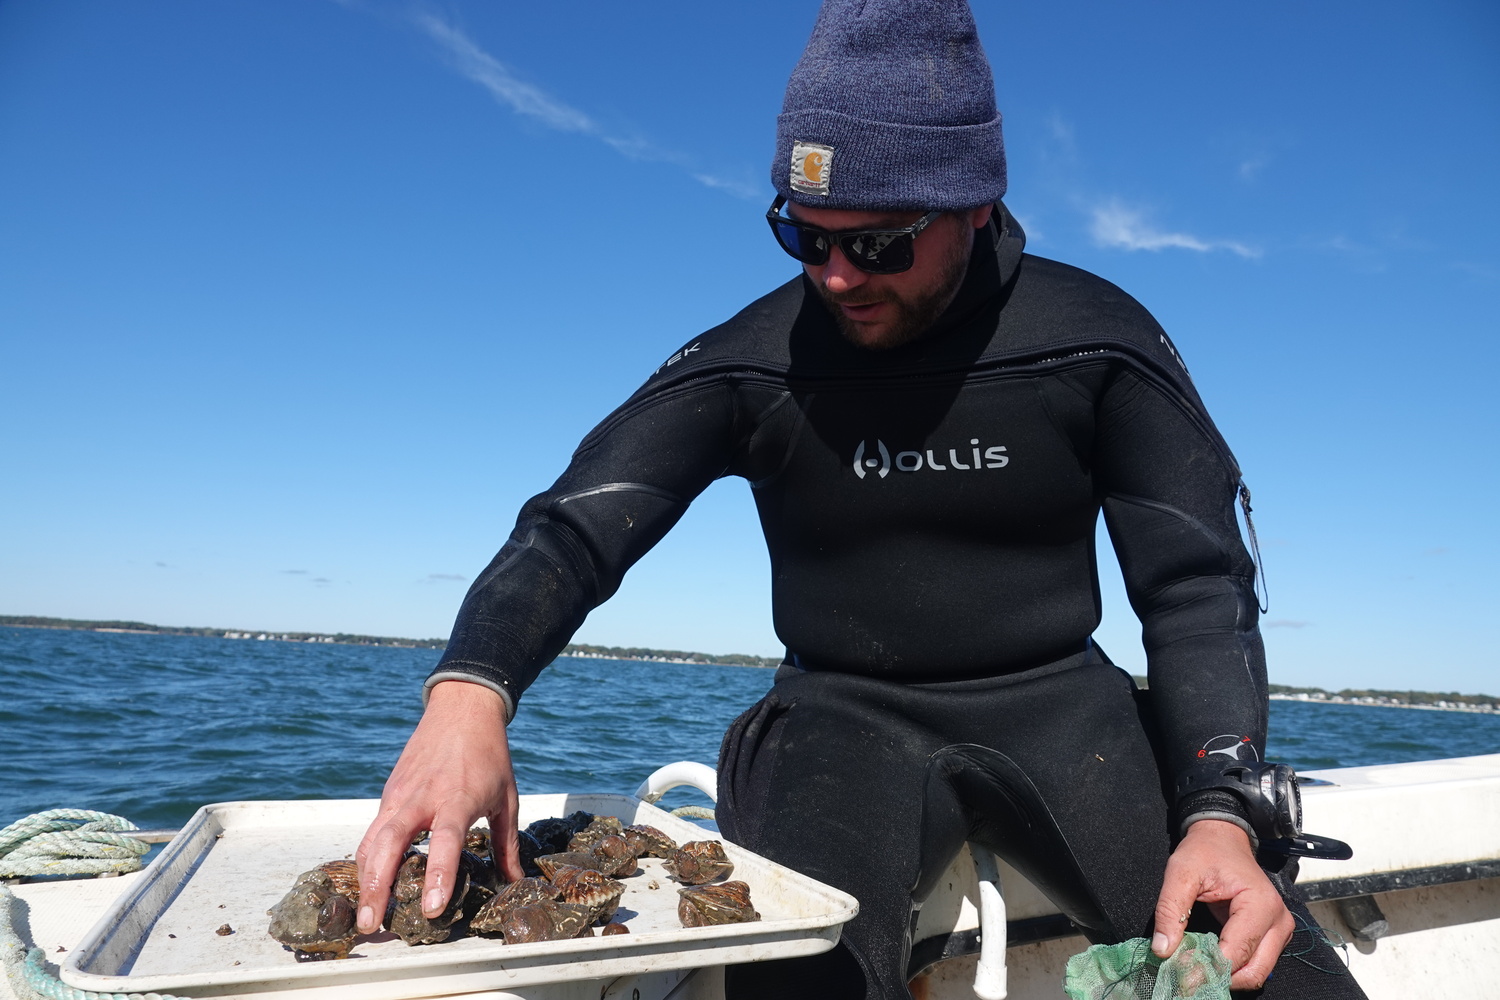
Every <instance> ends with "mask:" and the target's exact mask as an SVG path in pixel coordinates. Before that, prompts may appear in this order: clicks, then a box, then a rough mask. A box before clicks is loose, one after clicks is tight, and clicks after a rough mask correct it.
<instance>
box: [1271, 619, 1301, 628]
mask: <svg viewBox="0 0 1500 1000" xmlns="http://www.w3.org/2000/svg"><path fill="white" fill-rule="evenodd" d="M1311 624H1312V622H1304V621H1297V620H1296V619H1294V618H1273V619H1271V620H1270V621H1268V622H1265V626H1266V628H1307V627H1308V626H1309V625H1311Z"/></svg>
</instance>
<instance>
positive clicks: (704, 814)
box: [672, 806, 714, 819]
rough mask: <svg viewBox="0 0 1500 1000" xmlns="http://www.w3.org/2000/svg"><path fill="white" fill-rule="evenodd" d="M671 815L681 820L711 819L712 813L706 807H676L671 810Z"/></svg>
mask: <svg viewBox="0 0 1500 1000" xmlns="http://www.w3.org/2000/svg"><path fill="white" fill-rule="evenodd" d="M672 815H673V816H681V817H682V818H683V819H713V818H714V811H713V810H712V809H710V808H708V807H707V806H678V807H677V808H676V809H673V810H672Z"/></svg>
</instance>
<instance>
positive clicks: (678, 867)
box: [662, 840, 734, 885]
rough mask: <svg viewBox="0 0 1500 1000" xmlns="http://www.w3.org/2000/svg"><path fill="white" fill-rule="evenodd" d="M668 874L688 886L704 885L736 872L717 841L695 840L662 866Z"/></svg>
mask: <svg viewBox="0 0 1500 1000" xmlns="http://www.w3.org/2000/svg"><path fill="white" fill-rule="evenodd" d="M662 867H663V868H665V869H666V870H667V874H669V875H671V876H672V877H673V878H675V879H677V881H679V882H685V883H687V884H688V885H702V884H703V883H704V882H712V881H714V880H716V879H721V878H724V877H725V876H727V875H728V874H729V873H730V872H732V871H734V863H733V862H732V861H730V860H729V858H728V856H727V855H725V853H724V845H723V844H721V843H720V842H719V841H717V840H694V841H690V842H688V843H686V844H683V845H682V847H680V848H679V849H677V850H675V851H673V852H672V853H671V856H670V857H668V858H667V860H666V863H665V864H663V865H662Z"/></svg>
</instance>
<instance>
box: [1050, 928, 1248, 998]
mask: <svg viewBox="0 0 1500 1000" xmlns="http://www.w3.org/2000/svg"><path fill="white" fill-rule="evenodd" d="M1063 989H1064V990H1065V991H1066V992H1067V994H1068V996H1069V998H1070V1000H1229V960H1228V959H1227V958H1225V957H1224V953H1223V952H1221V951H1220V950H1219V936H1218V935H1217V934H1196V933H1193V932H1191V931H1190V932H1188V933H1187V934H1184V935H1183V936H1182V943H1181V944H1179V945H1178V946H1177V950H1176V951H1174V952H1172V957H1170V958H1157V957H1156V955H1154V954H1153V953H1152V951H1151V942H1150V941H1148V940H1146V939H1145V938H1131V939H1130V940H1129V941H1121V942H1120V943H1119V944H1096V945H1094V946H1093V947H1092V948H1090V949H1089V950H1088V951H1085V952H1083V953H1081V954H1078V955H1074V956H1073V957H1072V958H1070V959H1068V971H1067V975H1066V976H1065V977H1064V978H1063Z"/></svg>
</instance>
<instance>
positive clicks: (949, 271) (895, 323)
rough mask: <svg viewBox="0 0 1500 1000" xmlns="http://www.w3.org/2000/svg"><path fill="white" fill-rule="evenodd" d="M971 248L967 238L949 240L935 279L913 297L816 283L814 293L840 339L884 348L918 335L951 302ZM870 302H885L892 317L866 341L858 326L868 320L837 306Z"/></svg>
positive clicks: (903, 342) (930, 327)
mask: <svg viewBox="0 0 1500 1000" xmlns="http://www.w3.org/2000/svg"><path fill="white" fill-rule="evenodd" d="M972 249H973V246H972V241H971V240H958V241H955V242H953V243H950V244H949V253H948V256H947V257H946V258H945V259H944V260H943V263H942V268H941V270H939V272H938V280H937V281H935V282H934V283H933V286H932V288H931V289H930V290H928V291H927V292H925V293H923V294H921V295H919V296H916V297H913V298H902V297H900V296H898V295H897V294H896V293H894V292H892V291H889V290H887V291H886V292H884V293H883V294H881V295H877V296H875V297H874V298H871V297H870V293H869V291H868V290H866V289H862V288H861V289H855V290H854V291H851V292H846V293H844V294H842V295H837V294H835V293H833V292H830V291H829V290H828V289H827V287H825V286H824V285H822V284H817V285H815V287H816V288H817V289H818V294H819V295H820V296H822V298H823V302H824V304H825V305H827V306H828V311H829V312H831V313H833V318H834V321H835V322H836V323H838V327H839V332H840V333H842V334H843V335H844V339H845V340H848V341H849V342H850V343H852V344H855V345H857V346H859V347H863V348H866V349H868V350H873V351H888V350H890V349H891V348H893V347H900V346H902V345H903V344H909V343H911V342H912V341H914V340H917V339H919V338H920V337H921V336H922V335H923V334H925V333H926V332H927V331H928V330H930V329H932V325H933V324H934V323H936V322H937V318H938V317H939V316H941V315H942V314H943V311H944V310H945V309H947V308H948V307H949V306H950V305H952V304H953V299H954V298H955V297H956V296H957V295H958V289H959V286H960V285H962V284H963V283H964V276H965V275H967V274H968V271H969V254H970V251H971V250H972ZM872 302H889V303H891V304H892V305H893V306H894V307H895V313H896V314H895V317H894V318H893V319H892V320H891V321H890V322H889V323H887V324H886V327H885V329H884V331H883V332H882V333H881V336H880V339H879V340H878V341H875V342H873V343H872V342H870V341H869V340H868V339H867V337H868V334H867V333H865V332H864V331H862V330H861V327H868V326H870V324H861V323H856V322H854V321H853V320H851V319H850V318H849V317H848V316H845V315H844V310H842V309H840V308H839V305H840V303H843V304H847V305H868V304H869V303H872Z"/></svg>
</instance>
